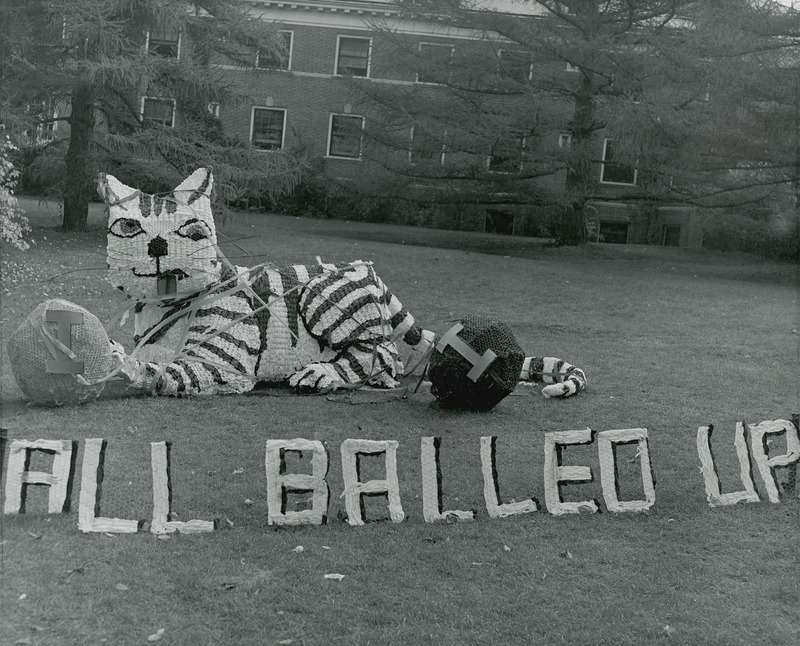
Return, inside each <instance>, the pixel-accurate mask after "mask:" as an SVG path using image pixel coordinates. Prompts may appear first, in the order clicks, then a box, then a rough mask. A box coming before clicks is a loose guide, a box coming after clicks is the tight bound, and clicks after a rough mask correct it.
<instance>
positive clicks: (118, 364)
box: [108, 339, 141, 383]
mask: <svg viewBox="0 0 800 646" xmlns="http://www.w3.org/2000/svg"><path fill="white" fill-rule="evenodd" d="M108 345H109V347H110V348H111V371H112V372H114V373H116V374H117V375H119V376H120V377H123V378H124V379H127V380H128V381H129V382H131V383H133V382H135V381H136V380H137V378H138V377H139V373H140V372H141V371H140V370H139V362H138V361H137V360H136V359H134V358H133V357H129V356H128V353H127V352H125V348H124V346H123V345H122V344H121V343H117V342H116V341H114V340H113V339H109V340H108Z"/></svg>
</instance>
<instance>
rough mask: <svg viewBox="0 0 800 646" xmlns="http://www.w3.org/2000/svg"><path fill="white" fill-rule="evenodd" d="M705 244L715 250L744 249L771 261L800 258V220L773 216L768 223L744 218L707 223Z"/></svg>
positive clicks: (796, 260) (704, 236)
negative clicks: (709, 224)
mask: <svg viewBox="0 0 800 646" xmlns="http://www.w3.org/2000/svg"><path fill="white" fill-rule="evenodd" d="M703 247H705V248H706V249H712V250H714V251H744V252H748V253H755V254H758V255H760V256H763V257H765V258H769V259H771V260H780V261H791V262H798V260H800V223H799V222H798V220H797V219H791V218H784V219H779V218H773V222H771V223H767V222H763V221H756V220H752V219H749V218H744V217H738V218H737V217H731V218H730V219H729V220H728V221H723V222H718V223H715V224H714V225H712V226H707V227H706V229H705V232H704V235H703Z"/></svg>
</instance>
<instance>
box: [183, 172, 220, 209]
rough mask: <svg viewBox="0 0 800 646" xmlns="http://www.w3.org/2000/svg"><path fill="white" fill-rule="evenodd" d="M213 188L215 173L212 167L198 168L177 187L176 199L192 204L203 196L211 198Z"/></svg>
mask: <svg viewBox="0 0 800 646" xmlns="http://www.w3.org/2000/svg"><path fill="white" fill-rule="evenodd" d="M212 188H214V175H213V173H212V172H211V169H210V168H198V169H197V170H196V171H195V172H194V173H192V174H191V175H189V177H187V178H186V179H185V180H183V181H182V182H181V183H180V184H179V185H178V186H176V187H175V191H174V194H175V199H176V200H177V201H179V202H183V203H185V204H191V203H192V202H195V201H196V200H199V199H200V198H201V197H207V198H209V199H211V189H212Z"/></svg>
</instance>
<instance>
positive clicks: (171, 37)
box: [147, 29, 181, 58]
mask: <svg viewBox="0 0 800 646" xmlns="http://www.w3.org/2000/svg"><path fill="white" fill-rule="evenodd" d="M147 51H148V52H150V53H151V54H156V55H157V56H163V57H164V58H178V56H179V55H180V51H181V32H180V31H179V30H177V29H151V30H150V31H148V32H147Z"/></svg>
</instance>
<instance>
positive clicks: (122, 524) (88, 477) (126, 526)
mask: <svg viewBox="0 0 800 646" xmlns="http://www.w3.org/2000/svg"><path fill="white" fill-rule="evenodd" d="M105 449H106V442H105V440H103V439H101V438H92V439H88V438H87V439H86V440H85V441H84V447H83V466H82V467H81V497H80V504H79V508H78V529H80V530H81V531H82V532H109V533H113V534H133V533H134V532H138V531H139V526H140V525H142V524H143V522H142V521H138V520H125V519H122V518H101V517H98V516H97V514H98V513H99V511H100V488H101V487H100V485H101V483H102V482H103V459H104V457H105Z"/></svg>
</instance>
